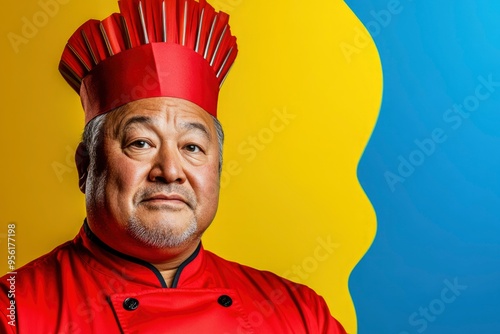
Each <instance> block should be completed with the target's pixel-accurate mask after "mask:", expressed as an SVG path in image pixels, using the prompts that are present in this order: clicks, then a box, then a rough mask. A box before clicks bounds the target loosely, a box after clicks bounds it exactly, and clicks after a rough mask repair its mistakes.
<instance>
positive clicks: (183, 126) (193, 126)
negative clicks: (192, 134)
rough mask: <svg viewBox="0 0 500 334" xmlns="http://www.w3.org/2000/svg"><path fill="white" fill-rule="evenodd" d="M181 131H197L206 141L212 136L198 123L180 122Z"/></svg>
mask: <svg viewBox="0 0 500 334" xmlns="http://www.w3.org/2000/svg"><path fill="white" fill-rule="evenodd" d="M180 127H181V129H184V130H187V131H190V130H199V131H201V132H202V133H203V135H204V136H205V137H206V138H207V139H208V140H211V139H212V136H211V135H210V132H208V129H207V127H206V126H205V125H203V124H201V123H198V122H182V123H181V124H180Z"/></svg>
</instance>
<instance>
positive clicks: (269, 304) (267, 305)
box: [207, 251, 345, 334]
mask: <svg viewBox="0 0 500 334" xmlns="http://www.w3.org/2000/svg"><path fill="white" fill-rule="evenodd" d="M207 260H208V262H209V265H208V266H207V267H208V268H209V270H211V271H217V274H216V275H218V276H221V278H220V280H222V282H223V284H225V287H227V288H233V289H236V290H238V291H239V294H240V296H241V298H242V300H243V301H244V302H247V303H248V304H251V307H252V308H251V309H252V310H253V312H252V313H250V315H252V314H253V315H255V316H256V317H258V316H259V315H260V316H261V317H265V318H266V320H268V321H271V320H272V319H273V318H276V319H280V320H278V321H280V322H285V320H283V319H286V322H288V323H290V324H293V325H292V327H291V328H301V327H302V328H307V331H306V332H310V333H332V334H333V333H334V334H342V333H345V331H344V329H343V328H342V325H340V323H338V321H337V320H335V319H334V318H333V317H332V316H331V314H330V310H329V308H328V305H327V304H326V302H325V300H324V299H323V297H321V296H320V295H318V294H317V293H316V292H315V291H314V290H313V289H311V288H309V287H308V286H306V285H303V284H299V283H295V282H292V281H290V280H288V279H286V278H283V277H281V276H278V275H276V274H274V273H272V272H269V271H265V270H259V269H255V268H252V267H249V266H246V265H242V264H239V263H237V262H233V261H228V260H225V259H223V258H221V257H219V256H217V255H215V254H213V253H211V252H208V251H207ZM210 262H211V263H210ZM248 304H247V305H248ZM299 332H300V331H299Z"/></svg>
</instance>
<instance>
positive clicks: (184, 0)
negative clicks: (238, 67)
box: [59, 0, 238, 124]
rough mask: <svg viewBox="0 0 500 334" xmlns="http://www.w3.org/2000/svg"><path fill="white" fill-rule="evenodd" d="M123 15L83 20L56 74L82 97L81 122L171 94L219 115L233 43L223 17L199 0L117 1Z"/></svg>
mask: <svg viewBox="0 0 500 334" xmlns="http://www.w3.org/2000/svg"><path fill="white" fill-rule="evenodd" d="M118 3H119V6H120V11H121V14H117V13H115V14H113V15H111V16H109V17H108V18H106V19H104V20H103V21H98V20H89V21H87V22H86V23H84V24H83V25H82V26H81V27H80V28H79V29H78V30H77V31H76V32H75V33H74V34H73V36H71V38H70V39H69V41H68V44H67V45H66V47H65V49H64V52H63V55H62V57H61V62H60V64H59V71H60V72H61V74H62V75H63V77H64V78H65V79H66V81H67V82H68V83H69V84H70V85H71V87H73V89H75V91H76V92H77V93H79V94H80V98H81V100H82V105H83V109H84V111H85V124H87V123H88V122H89V121H90V120H91V119H93V118H94V117H96V116H98V115H101V114H104V113H107V112H109V111H111V110H113V109H115V108H117V107H119V106H122V105H124V104H127V103H129V102H132V101H136V100H139V99H143V98H148V97H160V96H164V97H177V98H182V99H185V100H188V101H191V102H193V103H195V104H197V105H198V106H200V107H201V108H203V109H204V110H205V111H207V112H208V113H210V114H211V115H213V116H215V117H216V116H217V99H218V95H219V88H220V86H221V85H222V83H223V82H224V79H225V78H226V75H227V73H228V72H229V69H230V67H231V66H232V64H233V62H234V60H235V58H236V55H237V53H238V48H237V45H236V37H234V36H232V35H231V31H230V28H229V25H228V20H229V16H228V15H227V14H226V13H223V12H219V13H217V12H215V10H214V8H213V7H212V6H210V5H209V4H208V3H207V2H206V1H205V0H200V1H199V2H196V1H194V0H119V1H118Z"/></svg>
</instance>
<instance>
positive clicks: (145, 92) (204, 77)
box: [80, 43, 219, 124]
mask: <svg viewBox="0 0 500 334" xmlns="http://www.w3.org/2000/svg"><path fill="white" fill-rule="evenodd" d="M218 95H219V84H218V82H217V78H216V77H215V75H214V72H213V69H212V68H211V67H210V66H209V64H208V63H207V62H206V61H205V60H204V59H203V58H202V57H201V56H200V55H199V54H197V53H196V52H193V51H192V50H190V49H188V48H186V47H183V46H180V45H178V44H170V43H152V44H146V45H141V46H139V47H136V48H134V49H130V50H126V51H124V52H121V53H119V54H117V55H115V56H114V57H111V58H108V59H106V60H105V61H103V62H102V63H100V64H99V65H97V66H96V67H95V68H94V69H93V70H92V71H91V72H90V73H89V74H88V75H87V76H86V77H85V78H84V79H83V83H82V86H81V88H80V98H81V100H82V104H83V108H84V110H85V124H87V123H88V122H89V121H90V120H91V119H93V118H94V117H96V116H98V115H101V114H104V113H107V112H109V111H111V110H113V109H114V108H117V107H120V106H122V105H125V104H127V103H129V102H132V101H136V100H139V99H141V98H148V97H160V96H164V97H177V98H182V99H185V100H188V101H191V102H193V103H195V104H197V105H198V106H200V107H201V108H203V109H204V110H205V111H207V112H208V113H209V114H211V115H213V116H214V117H216V116H217V99H218Z"/></svg>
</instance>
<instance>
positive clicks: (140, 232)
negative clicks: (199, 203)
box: [127, 216, 198, 249]
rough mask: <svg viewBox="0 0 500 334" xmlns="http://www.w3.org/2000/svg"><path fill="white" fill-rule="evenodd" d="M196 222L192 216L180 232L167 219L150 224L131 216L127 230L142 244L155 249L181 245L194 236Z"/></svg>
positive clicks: (196, 226)
mask: <svg viewBox="0 0 500 334" xmlns="http://www.w3.org/2000/svg"><path fill="white" fill-rule="evenodd" d="M197 230H198V222H197V220H196V217H192V218H191V219H190V220H189V221H188V224H187V226H186V227H185V228H183V230H182V232H181V233H179V232H177V231H176V229H175V227H174V226H172V224H171V223H170V222H168V221H163V222H158V223H156V224H154V225H152V226H149V225H147V224H145V223H144V222H143V221H141V219H139V218H138V217H136V216H132V217H130V218H129V220H128V224H127V231H128V233H129V234H130V236H131V237H133V238H134V239H136V240H138V241H139V242H141V243H142V244H143V245H145V246H147V247H151V248H156V249H164V248H176V247H179V246H182V245H183V244H185V243H187V242H188V241H190V240H192V239H194V238H195V236H196V232H197Z"/></svg>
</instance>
